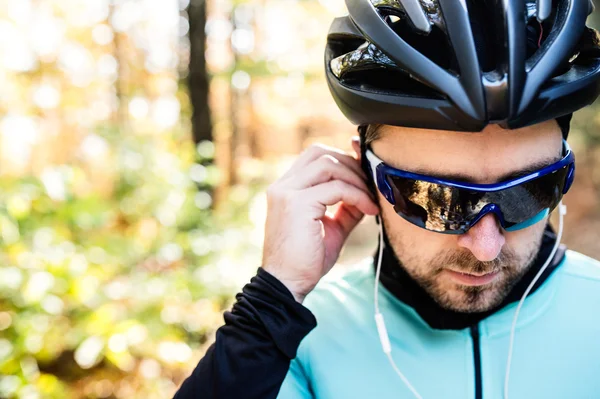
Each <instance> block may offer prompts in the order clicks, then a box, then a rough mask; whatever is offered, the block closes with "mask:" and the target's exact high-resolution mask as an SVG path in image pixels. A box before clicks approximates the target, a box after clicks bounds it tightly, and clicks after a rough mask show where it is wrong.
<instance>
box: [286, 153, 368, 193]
mask: <svg viewBox="0 0 600 399" xmlns="http://www.w3.org/2000/svg"><path fill="white" fill-rule="evenodd" d="M330 180H341V181H344V182H346V183H349V184H352V185H353V186H356V187H358V188H360V189H361V190H365V191H367V192H369V190H368V187H367V184H366V183H365V181H364V179H363V177H362V176H360V175H358V174H356V172H355V171H354V170H353V169H350V168H348V167H347V166H346V165H344V164H342V163H341V162H340V161H339V160H338V159H337V158H335V157H333V156H331V155H329V154H325V155H323V156H321V157H320V158H319V159H317V160H316V161H314V162H312V163H310V164H309V165H308V166H307V167H306V168H305V169H304V171H303V173H301V174H296V175H294V176H290V177H288V178H287V179H285V180H283V181H282V182H281V185H282V186H284V187H288V188H292V189H298V190H300V189H305V188H308V187H312V186H316V185H318V184H321V183H325V182H328V181H330Z"/></svg>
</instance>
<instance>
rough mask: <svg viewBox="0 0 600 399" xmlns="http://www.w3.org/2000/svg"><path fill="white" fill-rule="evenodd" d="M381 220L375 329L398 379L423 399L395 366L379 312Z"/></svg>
mask: <svg viewBox="0 0 600 399" xmlns="http://www.w3.org/2000/svg"><path fill="white" fill-rule="evenodd" d="M383 245H384V242H383V222H382V221H380V222H379V256H378V258H377V271H376V272H375V323H376V325H377V331H378V332H379V340H380V341H381V346H382V348H383V352H384V353H385V354H386V356H387V358H388V360H389V361H390V364H391V365H392V368H393V369H394V371H395V372H396V374H398V376H399V377H400V379H401V380H402V381H403V382H404V384H406V386H407V387H408V389H410V391H411V392H412V393H413V395H415V397H416V398H418V399H423V398H422V396H421V395H419V392H417V390H416V389H415V387H413V386H412V384H411V383H410V381H408V378H406V376H405V375H404V374H402V371H400V369H399V368H398V366H396V363H395V362H394V359H393V358H392V345H391V344H390V338H389V336H388V333H387V329H386V328H385V322H384V320H383V315H382V314H381V312H379V276H380V274H381V259H382V257H383Z"/></svg>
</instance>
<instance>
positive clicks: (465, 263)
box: [396, 242, 541, 313]
mask: <svg viewBox="0 0 600 399" xmlns="http://www.w3.org/2000/svg"><path fill="white" fill-rule="evenodd" d="M540 245H541V242H540V243H539V244H538V245H535V244H534V245H532V246H531V247H530V248H529V250H528V251H527V253H526V254H523V255H518V254H516V253H515V252H514V251H512V250H511V249H508V248H503V249H502V251H501V252H500V254H499V255H498V257H496V259H494V260H493V261H489V262H482V261H480V260H478V259H477V258H476V257H475V256H474V255H473V254H472V253H471V252H470V251H468V250H464V251H451V250H448V251H444V252H441V253H439V254H438V255H437V256H435V257H434V258H433V259H431V260H430V261H429V262H428V264H427V265H426V266H424V265H422V264H419V263H422V260H421V261H419V260H418V259H415V258H412V259H402V258H400V257H398V259H399V260H400V262H399V263H400V265H401V267H403V268H404V269H405V270H406V272H407V273H408V274H409V275H410V276H411V277H412V278H413V280H415V281H416V282H417V283H418V284H419V285H420V286H421V287H422V288H423V289H424V290H425V291H426V292H427V293H428V294H429V296H430V297H431V298H433V300H435V302H437V303H438V305H440V306H441V307H442V308H445V309H449V310H453V311H457V312H463V313H477V312H485V311H488V310H491V309H493V308H495V307H497V306H498V305H500V304H501V303H502V301H503V300H504V299H505V298H506V297H507V295H508V294H509V293H510V291H511V290H512V289H513V287H514V286H515V285H516V284H517V283H518V282H519V281H520V280H521V278H523V276H524V275H525V274H526V273H527V271H528V270H529V269H530V268H531V266H532V264H533V261H534V259H535V256H536V254H537V253H538V251H539V248H540ZM398 255H399V254H396V256H398ZM415 261H416V263H415ZM445 269H452V270H454V271H457V272H462V273H472V274H487V273H495V272H497V273H498V275H497V277H496V278H495V279H494V281H493V282H491V283H490V284H486V285H481V286H467V285H461V284H458V283H457V282H455V281H453V280H451V279H450V278H449V276H448V275H447V274H446V273H444V270H445Z"/></svg>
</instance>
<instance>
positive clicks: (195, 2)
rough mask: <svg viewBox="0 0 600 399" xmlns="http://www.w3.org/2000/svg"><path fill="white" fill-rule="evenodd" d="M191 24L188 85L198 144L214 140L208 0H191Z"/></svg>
mask: <svg viewBox="0 0 600 399" xmlns="http://www.w3.org/2000/svg"><path fill="white" fill-rule="evenodd" d="M187 14H188V20H189V24H190V30H189V37H190V65H189V76H188V85H189V93H190V101H191V103H192V134H193V138H194V142H195V143H196V144H197V143H199V142H201V141H204V140H209V141H213V134H212V123H211V119H210V108H209V105H208V91H209V90H208V85H209V82H208V73H207V71H206V58H205V51H206V33H205V30H204V27H205V25H206V1H205V0H191V1H190V4H189V6H188V8H187Z"/></svg>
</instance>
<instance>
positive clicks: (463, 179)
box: [412, 157, 562, 184]
mask: <svg viewBox="0 0 600 399" xmlns="http://www.w3.org/2000/svg"><path fill="white" fill-rule="evenodd" d="M561 159H562V157H558V158H551V159H546V160H543V161H537V162H534V163H532V164H530V165H529V166H527V167H526V168H524V169H521V170H517V171H513V172H509V173H507V174H505V175H502V176H500V178H499V179H497V181H496V183H502V182H505V181H509V180H514V179H518V178H519V177H523V176H527V175H529V174H532V173H534V172H537V171H539V170H541V169H543V168H545V167H547V166H550V165H553V164H555V163H557V162H559V161H560V160H561ZM412 173H416V174H420V175H426V176H431V177H434V178H437V179H442V180H452V181H455V182H460V183H471V184H477V182H476V181H475V179H473V177H472V176H468V175H464V174H461V173H431V172H430V171H427V170H423V169H416V170H414V171H413V172H412Z"/></svg>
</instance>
